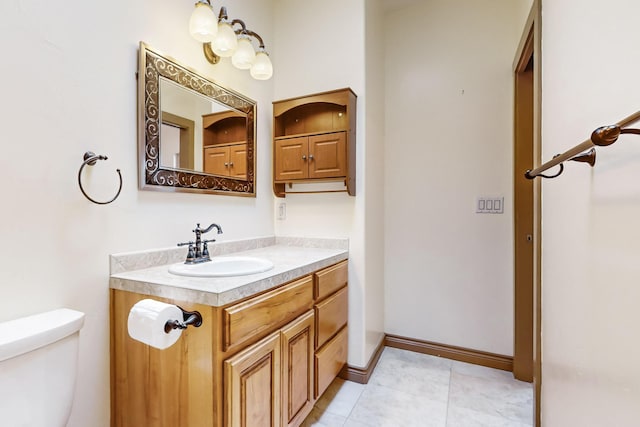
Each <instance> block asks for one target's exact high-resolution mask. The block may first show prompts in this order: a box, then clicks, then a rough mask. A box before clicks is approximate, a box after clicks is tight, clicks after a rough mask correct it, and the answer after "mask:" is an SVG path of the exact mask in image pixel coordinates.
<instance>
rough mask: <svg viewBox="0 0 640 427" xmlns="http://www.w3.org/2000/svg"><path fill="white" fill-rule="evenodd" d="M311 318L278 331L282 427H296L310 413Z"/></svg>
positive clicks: (311, 377)
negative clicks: (280, 333)
mask: <svg viewBox="0 0 640 427" xmlns="http://www.w3.org/2000/svg"><path fill="white" fill-rule="evenodd" d="M313 323H314V314H313V311H309V312H308V313H307V314H304V315H302V316H301V317H299V318H298V319H297V320H295V321H294V322H292V323H290V324H289V325H288V326H287V327H285V328H284V329H282V335H281V340H282V425H283V426H286V427H290V426H298V425H300V424H301V423H302V421H304V419H305V418H306V417H307V415H309V412H311V409H313V377H314V375H313V344H314V339H313V337H314V330H313Z"/></svg>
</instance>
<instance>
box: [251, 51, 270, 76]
mask: <svg viewBox="0 0 640 427" xmlns="http://www.w3.org/2000/svg"><path fill="white" fill-rule="evenodd" d="M249 72H250V73H251V77H253V78H254V79H256V80H269V79H270V78H271V76H273V65H272V64H271V60H270V59H269V55H268V54H267V52H265V51H264V50H260V51H258V53H256V59H255V60H254V61H253V65H252V66H251V70H250V71H249Z"/></svg>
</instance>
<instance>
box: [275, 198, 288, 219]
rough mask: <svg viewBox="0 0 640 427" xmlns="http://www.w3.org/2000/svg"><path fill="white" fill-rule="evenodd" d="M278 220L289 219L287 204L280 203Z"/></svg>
mask: <svg viewBox="0 0 640 427" xmlns="http://www.w3.org/2000/svg"><path fill="white" fill-rule="evenodd" d="M276 218H277V219H279V220H281V221H282V220H285V219H287V204H286V203H285V202H280V203H278V213H277V215H276Z"/></svg>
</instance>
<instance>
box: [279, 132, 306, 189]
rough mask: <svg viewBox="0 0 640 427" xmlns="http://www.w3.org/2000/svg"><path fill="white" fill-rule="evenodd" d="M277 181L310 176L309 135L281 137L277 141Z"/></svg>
mask: <svg viewBox="0 0 640 427" xmlns="http://www.w3.org/2000/svg"><path fill="white" fill-rule="evenodd" d="M274 155H275V170H274V177H275V180H276V181H286V180H292V179H305V178H307V177H308V176H309V173H308V169H309V168H308V159H307V156H308V155H309V137H307V136H301V137H298V138H288V139H279V140H277V141H275V150H274Z"/></svg>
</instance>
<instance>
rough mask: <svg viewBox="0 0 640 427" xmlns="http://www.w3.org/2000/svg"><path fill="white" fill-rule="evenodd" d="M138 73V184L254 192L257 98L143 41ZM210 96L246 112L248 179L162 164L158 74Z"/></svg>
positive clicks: (157, 188) (156, 187)
mask: <svg viewBox="0 0 640 427" xmlns="http://www.w3.org/2000/svg"><path fill="white" fill-rule="evenodd" d="M138 65H139V73H138V114H139V118H138V146H139V151H138V156H139V167H138V169H139V188H140V189H141V190H154V191H185V192H198V193H213V194H225V195H231V196H249V197H255V188H256V182H255V180H256V178H255V159H256V145H255V134H256V126H255V117H256V102H255V101H253V100H251V99H249V98H247V97H245V96H244V95H241V94H239V93H237V92H234V91H232V90H230V89H227V88H224V87H222V86H220V85H218V84H216V83H214V82H212V81H210V80H208V79H206V78H204V77H202V76H201V75H199V74H198V73H197V72H195V71H194V70H192V69H190V68H188V67H186V66H184V65H181V64H179V63H178V62H177V61H175V60H174V59H172V58H169V57H167V56H165V55H163V54H161V53H159V52H158V51H156V50H153V49H151V48H150V47H149V46H148V45H146V44H145V43H144V42H140V57H139V64H138ZM161 77H162V78H165V79H168V80H171V81H172V82H174V83H176V84H178V85H180V86H182V87H184V88H186V89H189V90H192V91H194V92H196V93H198V94H200V95H203V96H206V97H208V98H210V99H211V100H212V101H215V102H217V103H219V104H222V105H225V106H227V107H229V108H230V109H232V110H236V111H239V112H241V113H243V114H246V116H247V138H246V141H247V173H246V179H234V178H230V177H224V176H218V175H213V174H209V173H204V172H197V171H190V170H186V169H176V168H169V167H165V166H161V164H160V150H161V147H160V129H161V125H162V111H161V108H160V97H161V96H162V94H161V93H160V78H161Z"/></svg>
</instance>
